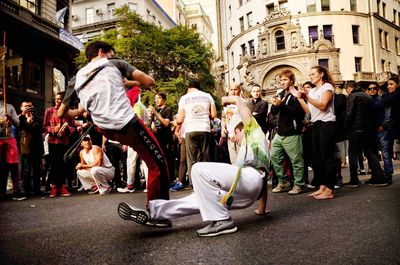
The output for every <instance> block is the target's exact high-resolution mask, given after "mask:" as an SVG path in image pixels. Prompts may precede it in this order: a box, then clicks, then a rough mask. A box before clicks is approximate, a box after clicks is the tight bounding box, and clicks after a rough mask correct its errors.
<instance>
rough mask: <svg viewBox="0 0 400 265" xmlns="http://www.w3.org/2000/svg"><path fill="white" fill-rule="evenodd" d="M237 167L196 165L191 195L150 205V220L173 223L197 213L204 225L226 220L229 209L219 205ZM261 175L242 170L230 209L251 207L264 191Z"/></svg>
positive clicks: (222, 164) (208, 164)
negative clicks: (172, 220)
mask: <svg viewBox="0 0 400 265" xmlns="http://www.w3.org/2000/svg"><path fill="white" fill-rule="evenodd" d="M237 170H238V167H237V166H234V165H230V164H225V163H213V162H197V163H196V164H194V165H193V167H192V181H193V191H194V192H193V193H192V194H191V195H189V196H186V197H183V198H180V199H175V200H151V201H149V209H150V218H151V219H154V220H163V219H174V218H178V217H183V216H187V215H192V214H197V213H200V214H201V217H202V219H203V221H210V220H211V221H218V220H225V219H228V218H229V213H228V209H227V208H226V207H225V206H224V205H222V203H221V202H220V200H221V198H222V197H223V196H224V195H225V194H227V192H228V191H229V189H230V187H231V185H232V182H233V180H234V179H235V176H236V174H237ZM263 178H264V173H262V172H260V171H258V170H256V169H254V168H251V167H245V168H242V170H241V177H240V179H239V182H238V185H237V187H236V191H235V193H234V195H233V197H234V201H233V204H232V205H231V206H230V207H229V209H240V208H246V207H249V206H250V205H252V204H253V203H254V202H255V201H256V200H257V197H258V195H259V194H260V192H261V189H262V187H263V181H264V180H263Z"/></svg>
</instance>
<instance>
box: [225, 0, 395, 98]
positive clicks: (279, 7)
mask: <svg viewBox="0 0 400 265" xmlns="http://www.w3.org/2000/svg"><path fill="white" fill-rule="evenodd" d="M219 8H220V10H221V14H222V23H224V24H225V26H224V27H222V28H224V30H223V32H222V34H221V35H222V36H221V38H222V39H223V40H224V41H225V43H226V46H225V47H226V50H225V52H226V53H225V56H224V58H225V59H224V62H225V64H226V68H227V69H228V71H227V78H226V83H228V81H237V82H242V83H243V85H244V87H245V88H246V87H247V86H249V85H250V84H251V83H258V84H260V85H262V88H263V92H264V95H272V94H273V93H275V91H276V89H277V88H279V86H280V84H279V77H278V75H279V73H280V72H281V70H283V69H291V70H293V72H295V74H296V78H297V84H302V83H303V82H305V81H307V80H308V73H309V71H310V68H311V67H312V66H314V65H322V66H325V67H327V68H328V69H329V70H330V71H331V73H332V74H333V77H334V79H335V80H336V82H337V83H338V84H341V83H343V82H344V81H345V80H356V81H358V82H370V81H378V82H385V81H386V80H387V78H388V76H389V75H390V74H399V71H400V41H399V40H400V1H399V0H368V1H362V0H350V1H349V0H335V1H332V0H279V1H278V0H267V1H264V0H225V1H221V3H220V5H219ZM226 85H227V84H226Z"/></svg>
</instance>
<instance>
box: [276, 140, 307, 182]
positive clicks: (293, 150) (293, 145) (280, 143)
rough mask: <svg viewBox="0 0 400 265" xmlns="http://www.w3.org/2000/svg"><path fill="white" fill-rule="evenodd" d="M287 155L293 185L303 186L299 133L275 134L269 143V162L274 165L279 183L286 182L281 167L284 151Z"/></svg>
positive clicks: (301, 148)
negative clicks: (290, 165) (291, 171)
mask: <svg viewBox="0 0 400 265" xmlns="http://www.w3.org/2000/svg"><path fill="white" fill-rule="evenodd" d="M285 152H286V154H287V155H288V156H289V158H290V162H291V163H292V167H293V175H294V176H293V177H294V185H297V186H303V185H304V179H303V168H304V161H303V144H302V141H301V135H292V136H280V135H278V134H275V137H274V139H273V140H272V143H271V162H272V165H273V166H274V170H275V173H276V175H277V176H278V179H279V183H282V182H286V181H287V177H286V176H285V172H284V169H283V157H284V153H285Z"/></svg>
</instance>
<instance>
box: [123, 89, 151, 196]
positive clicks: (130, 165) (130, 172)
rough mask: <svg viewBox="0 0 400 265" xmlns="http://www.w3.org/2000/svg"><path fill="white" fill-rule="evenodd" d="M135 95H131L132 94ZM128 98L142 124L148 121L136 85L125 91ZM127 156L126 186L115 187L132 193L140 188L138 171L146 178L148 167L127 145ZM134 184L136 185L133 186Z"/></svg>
mask: <svg viewBox="0 0 400 265" xmlns="http://www.w3.org/2000/svg"><path fill="white" fill-rule="evenodd" d="M134 94H136V95H135V96H131V95H134ZM127 95H128V98H129V99H132V100H131V105H133V109H134V111H135V112H136V113H137V115H138V117H139V118H140V119H141V120H142V121H143V123H144V124H147V123H148V120H149V116H148V112H147V109H146V107H145V106H144V105H143V103H142V101H141V99H140V91H139V88H138V87H133V88H132V89H130V90H128V92H127ZM127 148H128V150H127V158H126V172H127V176H126V178H127V179H126V184H127V185H126V187H125V188H117V191H118V192H121V193H133V192H135V190H136V189H140V188H141V182H140V178H139V175H140V174H139V173H138V172H139V171H140V172H143V176H144V178H145V180H146V185H147V178H148V176H147V175H148V169H147V167H146V165H145V162H144V161H143V160H141V159H140V157H139V155H138V153H137V152H136V151H135V150H133V148H132V147H130V146H127ZM138 165H139V168H140V169H139V170H137V166H138ZM135 184H136V187H135Z"/></svg>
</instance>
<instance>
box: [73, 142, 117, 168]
mask: <svg viewBox="0 0 400 265" xmlns="http://www.w3.org/2000/svg"><path fill="white" fill-rule="evenodd" d="M95 148H100V147H98V146H97V145H92V149H90V150H89V153H86V151H85V149H83V150H82V151H81V153H82V157H83V160H85V162H86V163H87V164H90V163H93V162H94V161H95V160H96V159H95V157H94V153H93V149H95ZM102 152H103V162H102V164H101V165H100V166H101V167H112V166H113V165H112V164H111V162H110V159H108V157H107V155H106V153H104V151H102Z"/></svg>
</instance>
